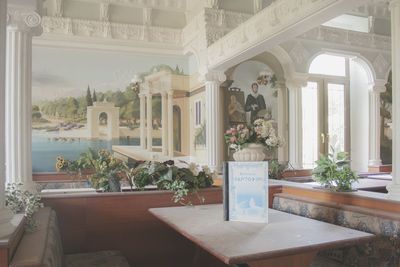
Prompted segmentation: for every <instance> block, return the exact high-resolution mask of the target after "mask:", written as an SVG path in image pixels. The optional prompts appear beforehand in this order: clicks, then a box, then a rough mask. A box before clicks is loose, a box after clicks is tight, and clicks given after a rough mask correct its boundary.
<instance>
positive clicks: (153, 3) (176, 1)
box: [78, 0, 186, 11]
mask: <svg viewBox="0 0 400 267" xmlns="http://www.w3.org/2000/svg"><path fill="white" fill-rule="evenodd" d="M78 1H81V2H89V3H96V4H101V3H108V4H111V5H120V6H128V7H137V8H146V7H149V8H155V9H163V10H171V11H186V0H78Z"/></svg>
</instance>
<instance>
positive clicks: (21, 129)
mask: <svg viewBox="0 0 400 267" xmlns="http://www.w3.org/2000/svg"><path fill="white" fill-rule="evenodd" d="M35 3H36V1H27V2H26V6H25V5H24V6H22V7H21V6H20V5H18V2H17V3H16V4H15V5H11V4H9V6H8V10H7V11H8V18H9V24H8V25H7V57H6V173H7V174H6V177H7V179H8V181H9V182H15V183H23V184H24V186H25V188H28V189H34V188H35V186H34V183H33V181H32V36H33V35H37V34H40V33H41V28H40V22H41V17H40V16H39V14H38V13H36V9H35V8H34V7H33V6H30V5H29V4H31V5H32V4H35Z"/></svg>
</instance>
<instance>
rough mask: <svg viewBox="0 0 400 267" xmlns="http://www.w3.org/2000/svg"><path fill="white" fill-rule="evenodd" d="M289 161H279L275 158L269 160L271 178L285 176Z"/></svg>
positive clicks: (269, 175) (277, 178)
mask: <svg viewBox="0 0 400 267" xmlns="http://www.w3.org/2000/svg"><path fill="white" fill-rule="evenodd" d="M288 166H289V162H287V161H285V162H279V161H278V160H276V159H273V160H271V161H269V162H268V177H269V179H276V180H280V179H282V177H283V173H284V172H285V170H287V169H288Z"/></svg>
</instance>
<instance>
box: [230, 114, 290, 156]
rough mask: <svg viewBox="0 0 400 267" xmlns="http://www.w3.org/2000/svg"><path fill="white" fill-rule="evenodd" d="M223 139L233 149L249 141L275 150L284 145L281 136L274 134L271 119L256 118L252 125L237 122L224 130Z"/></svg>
mask: <svg viewBox="0 0 400 267" xmlns="http://www.w3.org/2000/svg"><path fill="white" fill-rule="evenodd" d="M224 137H225V141H226V143H227V144H228V145H229V147H230V148H232V149H234V150H235V151H239V150H241V149H242V148H243V147H245V146H246V145H248V144H250V143H258V144H262V145H264V146H265V147H266V148H267V150H271V151H273V150H275V149H276V148H278V147H281V146H283V145H284V143H285V142H284V140H283V138H281V137H279V136H277V135H276V132H275V128H274V127H273V125H272V122H271V121H267V120H264V119H257V120H255V121H254V123H253V125H251V126H246V125H244V124H238V125H237V126H236V127H232V128H230V129H228V130H227V131H226V132H225V135H224Z"/></svg>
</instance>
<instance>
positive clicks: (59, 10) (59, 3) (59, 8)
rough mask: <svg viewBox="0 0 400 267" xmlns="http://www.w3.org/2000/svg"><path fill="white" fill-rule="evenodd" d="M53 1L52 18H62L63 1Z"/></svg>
mask: <svg viewBox="0 0 400 267" xmlns="http://www.w3.org/2000/svg"><path fill="white" fill-rule="evenodd" d="M53 1H54V10H55V12H54V16H55V17H62V16H63V14H64V7H63V0H53Z"/></svg>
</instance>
